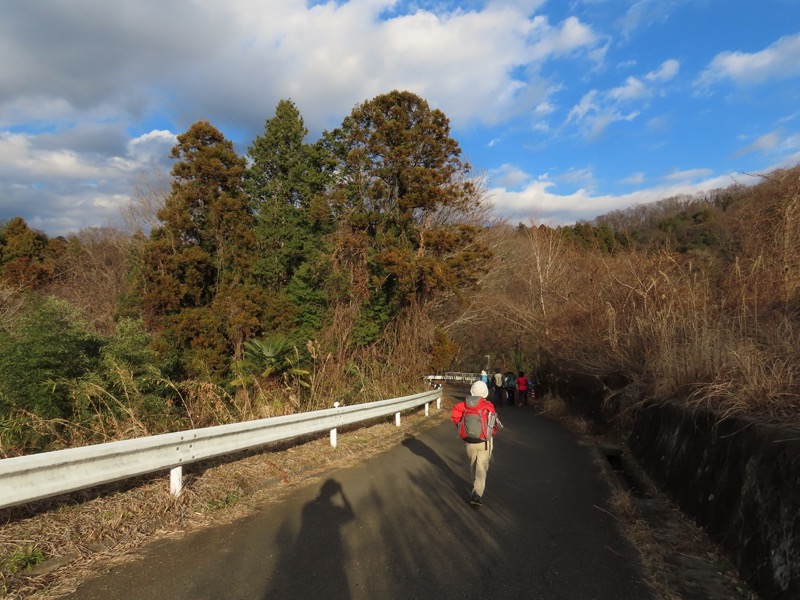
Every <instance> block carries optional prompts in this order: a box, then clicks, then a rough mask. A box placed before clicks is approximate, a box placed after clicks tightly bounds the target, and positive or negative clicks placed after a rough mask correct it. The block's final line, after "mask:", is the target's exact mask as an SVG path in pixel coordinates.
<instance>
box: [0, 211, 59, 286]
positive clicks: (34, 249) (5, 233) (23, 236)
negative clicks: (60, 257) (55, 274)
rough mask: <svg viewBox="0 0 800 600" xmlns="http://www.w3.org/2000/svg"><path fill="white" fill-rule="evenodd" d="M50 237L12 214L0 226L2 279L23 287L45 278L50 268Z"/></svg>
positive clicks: (0, 270)
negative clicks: (11, 217) (8, 219)
mask: <svg viewBox="0 0 800 600" xmlns="http://www.w3.org/2000/svg"><path fill="white" fill-rule="evenodd" d="M48 248H49V240H48V239H47V236H46V235H45V234H43V233H41V232H38V231H35V230H33V229H31V228H30V227H28V224H27V223H26V222H25V219H23V218H22V217H14V218H13V219H11V220H10V221H8V222H7V223H6V224H5V225H4V226H3V227H2V228H0V274H1V275H2V279H3V281H5V282H6V283H8V284H10V285H15V286H20V287H22V288H26V289H35V288H37V287H39V286H41V285H42V284H43V283H45V282H46V280H47V279H48V277H49V275H50V271H51V269H52V261H50V260H48V258H49V253H48Z"/></svg>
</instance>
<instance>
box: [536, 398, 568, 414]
mask: <svg viewBox="0 0 800 600" xmlns="http://www.w3.org/2000/svg"><path fill="white" fill-rule="evenodd" d="M539 403H540V405H541V407H542V412H544V413H545V414H546V415H550V416H551V417H553V418H556V419H559V418H562V417H565V416H566V415H567V414H568V413H569V409H568V408H567V403H566V402H564V400H563V399H561V398H559V397H558V396H554V395H553V394H545V395H544V396H543V397H542V399H541V400H539Z"/></svg>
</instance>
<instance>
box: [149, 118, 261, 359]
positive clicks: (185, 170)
mask: <svg viewBox="0 0 800 600" xmlns="http://www.w3.org/2000/svg"><path fill="white" fill-rule="evenodd" d="M171 156H172V158H175V159H177V160H178V162H176V163H175V166H174V167H173V169H172V176H173V182H172V192H171V194H170V196H169V197H168V198H167V200H166V202H165V205H164V207H163V208H162V209H161V210H160V211H159V212H158V218H159V219H160V220H161V222H162V225H161V226H159V227H157V228H155V229H153V231H152V232H151V235H150V238H149V240H148V241H147V242H146V243H145V245H144V248H143V251H142V257H141V272H140V276H139V286H140V289H141V306H142V311H143V315H144V318H145V322H146V323H147V324H148V326H149V327H151V328H153V329H154V330H155V331H156V332H157V333H159V334H160V335H159V339H160V341H161V344H162V346H165V347H167V348H174V349H182V350H183V351H184V357H185V358H184V361H183V362H184V367H185V368H186V370H187V372H188V373H190V374H192V373H195V374H199V373H202V372H203V371H207V372H208V373H211V374H216V375H219V374H221V373H223V372H224V371H225V370H226V368H227V365H228V363H229V357H230V355H234V356H235V357H239V356H241V353H242V345H243V343H244V341H245V340H246V339H247V338H248V337H250V336H251V335H253V334H254V333H255V332H257V331H258V330H259V328H260V318H259V317H260V314H259V305H260V304H261V303H260V302H259V298H260V297H261V293H262V292H261V290H260V289H259V288H258V287H257V286H256V285H255V284H254V283H253V282H252V281H251V278H250V276H249V266H250V265H251V264H252V262H253V259H254V252H255V240H254V237H253V220H252V215H251V214H250V212H249V210H248V206H247V198H246V196H245V194H244V192H243V190H242V182H243V175H244V160H243V159H241V158H240V157H239V156H238V155H237V154H236V152H235V150H234V148H233V144H231V142H229V141H228V140H226V139H225V138H224V136H223V135H222V134H221V133H220V132H219V131H218V130H217V129H216V128H215V127H213V126H212V125H211V124H210V123H208V122H205V121H200V122H197V123H195V124H194V125H192V126H191V127H190V128H189V130H188V131H187V132H186V133H184V134H182V135H180V136H178V144H177V145H176V146H175V147H174V148H173V150H172V153H171Z"/></svg>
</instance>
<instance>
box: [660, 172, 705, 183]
mask: <svg viewBox="0 0 800 600" xmlns="http://www.w3.org/2000/svg"><path fill="white" fill-rule="evenodd" d="M711 173H712V171H711V169H684V170H680V169H675V170H674V171H672V172H671V173H669V174H667V175H664V177H663V178H662V179H665V180H667V181H671V182H677V183H688V182H690V181H692V180H694V179H697V178H700V177H709V176H710V175H711Z"/></svg>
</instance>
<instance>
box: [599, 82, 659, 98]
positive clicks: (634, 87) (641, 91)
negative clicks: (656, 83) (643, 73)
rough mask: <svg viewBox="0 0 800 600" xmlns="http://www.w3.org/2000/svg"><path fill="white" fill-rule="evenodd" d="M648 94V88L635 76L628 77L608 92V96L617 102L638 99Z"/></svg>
mask: <svg viewBox="0 0 800 600" xmlns="http://www.w3.org/2000/svg"><path fill="white" fill-rule="evenodd" d="M649 95H650V90H648V89H647V87H646V86H645V85H644V84H643V83H642V82H641V81H639V80H638V79H636V77H628V78H627V79H626V80H625V85H621V86H619V87H615V88H613V89H611V90H609V92H608V97H609V98H610V99H612V100H614V101H617V102H627V101H631V100H639V99H640V98H646V97H647V96H649Z"/></svg>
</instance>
